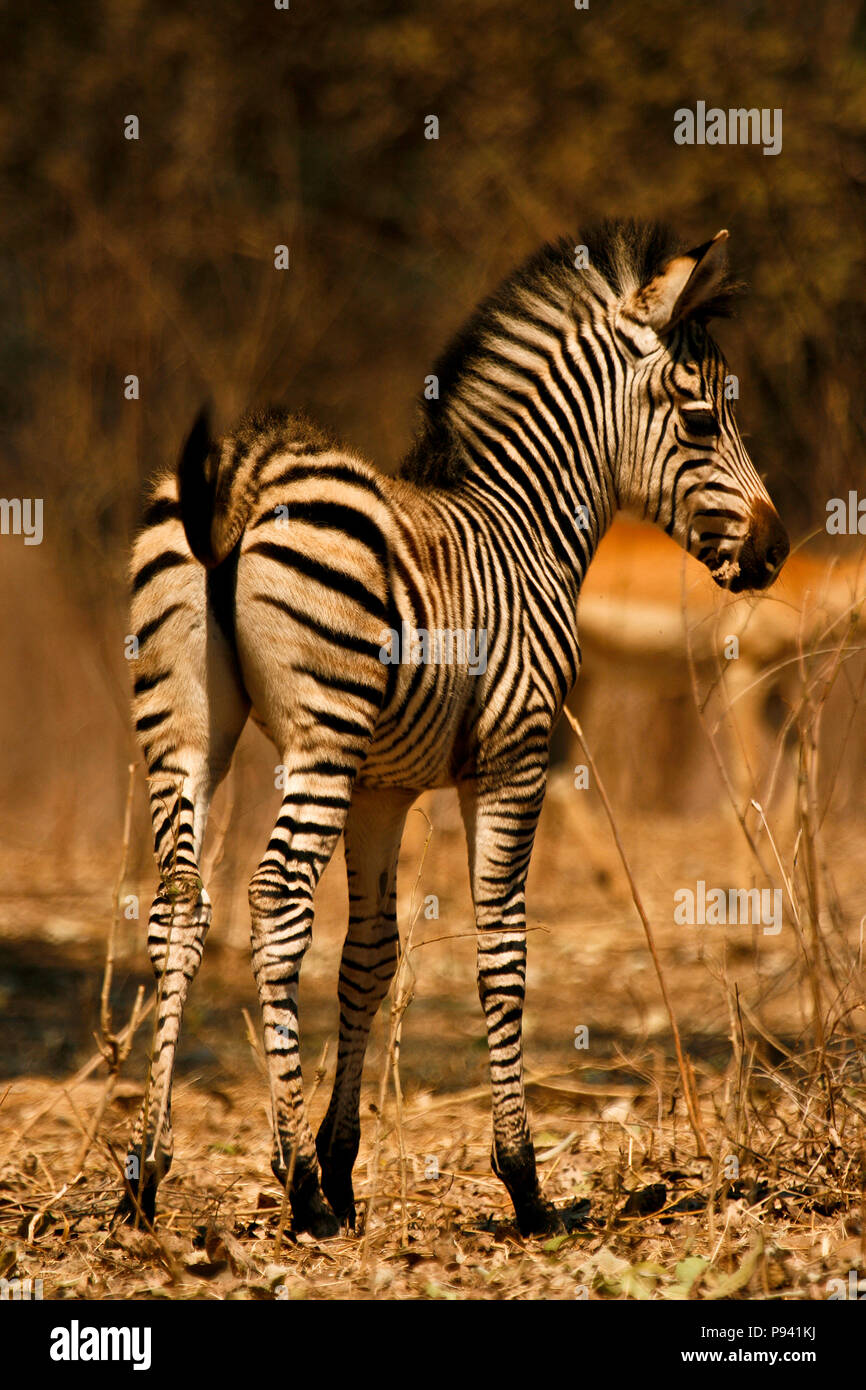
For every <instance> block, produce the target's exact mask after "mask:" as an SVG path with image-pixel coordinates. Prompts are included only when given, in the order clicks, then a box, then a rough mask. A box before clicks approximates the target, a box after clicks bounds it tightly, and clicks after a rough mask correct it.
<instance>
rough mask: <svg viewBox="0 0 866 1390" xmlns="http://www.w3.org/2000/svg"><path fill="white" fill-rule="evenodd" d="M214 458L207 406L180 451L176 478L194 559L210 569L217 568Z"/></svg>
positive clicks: (197, 418) (214, 446)
mask: <svg viewBox="0 0 866 1390" xmlns="http://www.w3.org/2000/svg"><path fill="white" fill-rule="evenodd" d="M215 454H216V445H215V444H214V441H213V438H212V436H211V431H210V407H209V406H207V405H205V406H203V407H202V409H201V410H200V411H199V413H198V415H197V416H196V420H195V423H194V425H193V427H192V429H191V430H190V432H189V435H188V436H187V440H186V443H185V444H184V446H183V449H182V450H181V454H180V458H179V459H178V464H177V476H178V483H179V485H180V514H181V517H182V519H183V529H184V530H185V531H186V538H187V541H188V542H189V548H190V550H191V551H192V553H193V555H194V556H195V558H196V559H197V560H198V561H200V562H201V564H203V565H206V566H207V567H208V568H209V569H211V568H212V567H213V566H214V565H215V564H217V558H216V556H215V555H214V552H213V545H212V542H211V526H212V523H213V511H214V491H215V488H214V483H215V477H214V473H215V469H208V463H209V462H210V461H211V460H212V459H214V456H215ZM214 462H215V459H214Z"/></svg>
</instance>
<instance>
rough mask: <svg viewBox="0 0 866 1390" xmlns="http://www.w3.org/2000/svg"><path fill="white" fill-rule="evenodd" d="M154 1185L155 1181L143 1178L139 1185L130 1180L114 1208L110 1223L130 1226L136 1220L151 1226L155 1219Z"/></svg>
mask: <svg viewBox="0 0 866 1390" xmlns="http://www.w3.org/2000/svg"><path fill="white" fill-rule="evenodd" d="M156 1186H157V1185H156V1182H155V1181H149V1182H148V1181H147V1180H145V1182H144V1183H143V1184H141V1185H139V1183H137V1182H131V1183H130V1184H129V1187H127V1188H126V1189H125V1191H124V1193H123V1196H122V1197H121V1199H120V1201H119V1202H118V1204H117V1206H116V1208H115V1211H114V1215H113V1217H112V1218H111V1224H112V1225H113V1226H117V1225H124V1226H132V1225H134V1224H135V1222H136V1220H138V1221H139V1224H145V1223H146V1224H147V1225H149V1226H152V1225H153V1224H154V1222H155V1221H156ZM139 1212H140V1215H139Z"/></svg>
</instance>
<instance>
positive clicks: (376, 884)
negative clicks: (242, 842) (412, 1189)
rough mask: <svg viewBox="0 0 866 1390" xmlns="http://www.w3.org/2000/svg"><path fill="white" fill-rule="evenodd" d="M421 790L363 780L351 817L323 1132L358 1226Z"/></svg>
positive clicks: (325, 1182)
mask: <svg viewBox="0 0 866 1390" xmlns="http://www.w3.org/2000/svg"><path fill="white" fill-rule="evenodd" d="M414 800H415V792H404V791H389V790H385V789H382V790H379V789H373V788H369V789H368V788H364V787H356V789H355V792H354V795H353V798H352V806H351V809H350V811H349V815H348V817H347V820H346V829H345V840H346V872H347V875H348V880H349V929H348V933H347V935H346V941H345V944H344V946H343V955H342V960H341V962H340V983H339V996H340V1041H339V1047H338V1052H337V1074H336V1077H335V1079H334V1089H333V1092H332V1094H331V1101H330V1104H329V1106H328V1112H327V1114H326V1115H325V1118H324V1120H323V1121H322V1123H321V1125H320V1127H319V1132H318V1134H317V1136H316V1152H317V1153H318V1155H319V1162H320V1164H321V1166H322V1188H323V1190H324V1193H325V1196H326V1197H327V1199H328V1201H329V1202H330V1204H331V1206H332V1207H333V1209H334V1211H335V1213H336V1215H337V1217H338V1218H339V1220H340V1221H341V1222H344V1223H345V1224H346V1225H348V1226H350V1227H352V1228H354V1225H355V1194H354V1191H353V1188H352V1169H353V1167H354V1165H355V1159H356V1158H357V1156H358V1145H359V1142H360V1138H361V1122H360V1117H359V1103H360V1095H361V1075H362V1072H363V1068H364V1056H365V1054H366V1051H367V1043H368V1041H369V1037H370V1028H371V1027H372V1024H373V1019H374V1018H375V1017H376V1013H377V1012H378V1009H379V1006H380V1004H381V1003H382V1000H383V999H384V998H385V995H386V994H387V992H388V986H389V985H390V983H391V979H392V978H393V975H394V971H395V970H396V968H397V959H398V955H399V947H400V937H399V933H398V930H397V901H396V895H397V888H396V884H397V859H398V857H399V853H400V839H401V836H402V834H403V826H404V825H405V823H406V814H407V812H408V810H409V807H410V806H411V804H412V802H413V801H414Z"/></svg>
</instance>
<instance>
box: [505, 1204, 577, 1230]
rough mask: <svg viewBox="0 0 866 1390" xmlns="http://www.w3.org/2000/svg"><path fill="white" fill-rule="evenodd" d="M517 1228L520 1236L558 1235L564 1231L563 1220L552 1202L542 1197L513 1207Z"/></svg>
mask: <svg viewBox="0 0 866 1390" xmlns="http://www.w3.org/2000/svg"><path fill="white" fill-rule="evenodd" d="M515 1215H516V1217H517V1228H518V1230H519V1231H520V1234H521V1235H522V1236H558V1235H564V1234H565V1232H566V1229H567V1228H566V1225H565V1222H564V1221H563V1220H562V1217H561V1216H560V1215H559V1212H558V1211H557V1210H556V1207H555V1206H554V1205H553V1204H552V1202H545V1201H544V1199H543V1198H542V1197H537V1198H535V1199H534V1200H532V1201H530V1202H527V1203H526V1204H525V1205H524V1204H521V1206H520V1208H519V1210H518V1209H517V1208H515Z"/></svg>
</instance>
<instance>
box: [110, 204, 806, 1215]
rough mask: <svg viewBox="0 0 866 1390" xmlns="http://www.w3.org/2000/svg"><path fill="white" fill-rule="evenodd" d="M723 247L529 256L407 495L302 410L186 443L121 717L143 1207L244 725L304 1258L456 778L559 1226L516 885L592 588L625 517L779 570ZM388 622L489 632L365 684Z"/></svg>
mask: <svg viewBox="0 0 866 1390" xmlns="http://www.w3.org/2000/svg"><path fill="white" fill-rule="evenodd" d="M724 240H725V235H724V234H720V235H719V236H718V237H717V238H714V239H713V241H711V242H708V243H706V244H705V245H704V246H702V247H698V248H696V249H695V250H694V251H692V252H687V253H678V252H677V251H676V248H675V247H674V246H673V245H672V243H671V242H670V239H669V238H667V237H666V236H665V234H663V233H661V232H659V231H658V230H657V229H654V228H642V227H635V226H633V225H626V224H616V225H613V226H609V227H607V228H605V229H603V230H602V232H601V233H599V234H598V235H596V236H594V237H590V238H584V244H586V245H587V246H588V249H589V253H590V268H589V269H585V270H575V269H574V268H573V264H572V259H571V257H572V248H571V245H570V244H569V245H568V246H566V245H565V244H563V245H561V246H557V247H552V248H550V247H549V248H545V250H544V251H542V252H541V253H540V254H539V255H538V256H536V257H534V258H533V260H532V261H531V262H529V263H528V264H527V266H525V267H524V268H523V269H522V270H521V271H519V272H517V273H516V274H515V275H514V276H513V277H511V278H510V279H509V281H507V282H506V284H505V285H504V286H503V288H502V289H501V290H500V291H499V292H498V294H497V295H496V296H494V297H493V298H492V299H491V300H489V301H488V302H487V303H486V304H484V305H483V306H482V307H481V309H480V310H479V311H478V313H477V314H476V315H475V317H474V318H473V319H472V321H471V322H470V324H469V325H468V327H467V329H466V330H465V331H464V333H463V334H462V335H461V336H460V337H459V338H458V339H457V341H456V343H455V345H454V347H453V348H452V349H451V350H450V351H449V353H447V354H446V355H445V357H444V358H443V359H442V360H441V362H440V364H439V365H438V367H437V369H436V371H437V375H438V377H439V381H440V399H439V400H438V401H432V402H427V403H425V407H424V411H425V414H424V418H423V420H422V425H421V428H420V431H419V434H418V437H417V439H416V442H415V445H414V446H413V449H412V451H411V452H410V454H409V455H408V457H407V459H406V460H405V463H404V466H403V469H402V473H401V476H400V477H399V478H396V479H390V478H386V477H383V476H382V475H380V474H379V473H377V472H376V471H375V470H374V469H373V468H372V467H371V466H370V465H369V464H367V463H366V462H365V461H364V460H362V459H360V458H358V457H357V456H355V455H354V454H352V453H351V452H350V451H347V450H346V449H345V448H343V447H341V446H339V445H337V444H335V443H334V442H333V441H331V440H330V439H328V438H327V437H326V436H325V435H323V434H322V433H321V432H320V431H319V430H317V429H316V428H315V427H314V426H312V425H310V424H309V422H307V421H305V420H303V419H300V418H299V417H294V416H286V415H279V414H269V415H266V416H261V417H255V418H253V419H251V420H249V421H247V422H246V423H245V424H244V425H243V426H242V427H241V428H240V429H239V430H238V431H236V432H235V433H234V434H232V435H231V436H229V437H227V438H226V439H224V440H223V441H222V442H221V444H219V445H217V444H214V443H212V442H211V440H210V438H209V435H208V433H207V430H206V427H205V425H204V423H203V422H199V423H198V424H197V425H196V427H195V429H194V431H193V433H192V435H191V436H190V440H189V441H188V444H187V447H186V449H185V451H184V454H183V456H182V459H181V463H180V467H179V470H178V478H175V477H169V478H166V479H163V480H162V481H161V482H160V483H159V484H158V485H157V490H156V492H155V494H154V498H153V501H152V502H151V506H150V511H149V513H148V516H147V517H146V519H145V527H144V529H143V531H142V533H141V535H140V536H139V538H138V541H137V542H136V548H135V557H134V581H133V586H134V598H133V625H134V628H133V630H134V631H136V632H137V633H138V636H139V642H140V652H139V657H138V661H137V665H136V685H135V717H136V724H137V729H138V732H139V737H140V739H141V742H142V746H143V749H144V753H145V758H146V761H147V764H148V773H149V779H150V786H151V794H152V801H153V808H154V809H153V820H154V835H155V842H156V853H157V860H158V863H159V867H160V873H161V877H162V886H161V888H160V892H159V894H158V895H157V899H156V901H155V903H154V907H153V910H152V914H151V924H150V934H149V946H150V951H151V957H152V959H153V963H154V967H155V969H156V970H157V973H158V974H159V973H160V972H162V970H163V969H164V968H165V969H166V971H167V973H166V980H165V987H164V995H163V1002H162V1016H161V1018H160V1032H159V1037H160V1044H159V1050H158V1053H157V1057H156V1060H155V1068H154V1096H155V1103H154V1102H151V1110H150V1113H149V1115H148V1118H147V1124H146V1125H145V1123H144V1116H143V1115H142V1116H140V1117H139V1123H138V1127H137V1130H136V1134H135V1136H134V1140H133V1145H132V1149H131V1153H133V1154H135V1153H137V1152H138V1151H139V1150H140V1149H141V1148H142V1146H143V1147H144V1151H145V1156H146V1162H145V1172H144V1178H145V1182H144V1184H143V1186H142V1187H141V1192H142V1196H143V1198H144V1201H145V1204H146V1207H147V1209H148V1211H150V1212H151V1213H152V1211H153V1202H154V1193H155V1187H156V1183H157V1181H158V1179H159V1177H160V1175H161V1174H162V1173H163V1172H164V1171H165V1169H166V1168H167V1166H168V1162H169V1161H170V1156H171V1129H170V1109H169V1098H170V1087H171V1068H172V1064H173V1060H174V1050H175V1044H176V1039H177V1033H178V1029H179V1026H180V1016H181V1011H182V1007H183V1001H184V998H185V995H186V990H187V987H188V984H189V982H190V980H191V979H192V976H193V975H194V973H195V969H196V967H197V965H198V962H199V959H200V955H201V949H202V945H203V940H204V934H205V932H206V930H207V925H208V920H209V916H210V909H209V905H208V903H207V899H206V895H205V893H204V890H203V889H200V881H199V879H198V866H199V862H200V848H201V837H202V834H203V831H204V822H205V818H206V815H207V809H208V806H209V803H210V798H211V796H212V794H213V790H214V788H215V787H216V785H217V783H218V782H219V780H220V778H221V777H222V776H223V774H224V772H225V770H226V767H227V766H228V763H229V761H230V759H231V756H232V752H233V749H234V745H235V742H236V740H237V737H238V735H239V733H240V730H241V728H242V727H243V724H244V722H245V719H246V715H247V712H248V710H249V709H250V708H251V709H252V713H253V717H254V719H256V720H257V721H258V722H259V723H260V725H261V726H262V727H263V728H264V729H265V731H266V732H267V734H268V735H269V737H270V738H271V739H272V740H273V742H274V744H275V745H276V747H277V749H278V752H279V757H280V761H281V763H282V765H283V767H284V769H285V788H284V792H283V797H282V805H281V807H280V812H279V816H278V818H277V821H276V825H275V827H274V831H273V834H272V836H271V839H270V842H269V844H268V846H267V848H266V850H265V853H264V856H263V858H262V861H261V863H260V865H259V868H258V869H257V871H256V873H255V875H254V877H253V880H252V883H251V885H250V905H251V912H252V948H253V967H254V971H255V975H256V980H257V983H258V987H259V993H260V997H261V1003H262V1011H263V1020H264V1033H265V1047H266V1053H267V1057H268V1065H269V1069H270V1080H271V1089H272V1096H273V1105H274V1157H273V1167H274V1172H275V1173H276V1174H277V1176H278V1177H279V1178H280V1180H281V1181H285V1179H286V1175H287V1172H288V1169H289V1165H290V1159H291V1154H292V1150H293V1148H296V1149H297V1155H296V1164H295V1169H294V1180H293V1187H292V1192H291V1194H290V1195H291V1200H292V1209H293V1214H294V1220H295V1224H296V1227H297V1228H299V1229H308V1230H312V1231H313V1232H315V1233H317V1234H319V1235H322V1234H327V1233H329V1232H331V1231H334V1230H336V1229H337V1227H338V1222H339V1221H349V1222H350V1223H351V1222H353V1221H354V1201H353V1193H352V1182H351V1172H352V1166H353V1163H354V1159H355V1156H356V1153H357V1148H358V1139H359V1119H358V1105H359V1090H360V1081H361V1069H362V1064H363V1058H364V1053H365V1050H366V1045H367V1039H368V1036H369V1031H370V1026H371V1024H372V1020H373V1017H374V1016H375V1013H376V1011H377V1009H378V1007H379V1005H380V1003H381V1001H382V999H383V997H384V995H385V993H386V991H387V988H388V984H389V982H390V979H391V977H392V975H393V972H394V969H395V966H396V963H397V958H398V949H399V938H398V932H397V923H396V913H395V875H396V864H397V855H398V851H399V844H400V838H401V833H402V829H403V825H404V822H405V817H406V813H407V811H408V809H409V807H410V806H411V804H412V802H413V800H414V799H415V798H416V796H417V795H418V794H419V793H420V792H421V791H422V790H424V789H426V788H430V787H436V786H444V785H454V784H456V786H457V788H458V790H459V795H460V803H461V808H462V812H463V816H464V819H465V823H466V830H467V837H468V844H469V867H470V877H471V886H472V894H473V899H474V903H475V913H476V920H477V927H478V983H479V992H480V996H481V1002H482V1005H483V1008H484V1012H485V1016H486V1019H487V1029H488V1037H489V1043H490V1065H491V1078H492V1089H493V1122H494V1146H493V1162H494V1168H495V1170H496V1172H497V1173H499V1175H500V1176H501V1177H502V1179H503V1181H504V1182H505V1184H506V1186H507V1188H508V1190H509V1192H510V1194H511V1196H512V1199H513V1201H514V1206H515V1210H516V1213H517V1219H518V1222H519V1224H520V1228H521V1230H523V1231H524V1232H533V1231H541V1230H547V1229H551V1228H554V1227H555V1226H556V1225H557V1222H558V1218H557V1216H556V1213H555V1212H554V1211H553V1209H552V1208H551V1207H550V1205H549V1204H548V1203H547V1202H545V1200H544V1199H543V1197H542V1195H541V1192H540V1189H539V1186H538V1182H537V1178H536V1172H535V1158H534V1153H533V1148H532V1142H531V1139H530V1134H529V1127H528V1123H527V1116H526V1106H525V1101H524V1093H523V1080H522V1044H521V1019H522V1010H523V997H524V979H525V959H526V941H525V905H524V886H525V882H526V874H527V869H528V866H529V859H530V854H531V851H532V844H533V838H534V834H535V827H536V824H537V820H538V815H539V811H540V809H541V804H542V800H543V796H544V789H545V781H546V775H547V763H548V749H549V742H550V735H551V730H552V727H553V725H554V723H555V721H556V719H557V717H558V715H559V713H560V711H561V709H562V705H563V703H564V701H565V699H566V696H567V695H568V692H569V691H570V689H571V687H572V686H573V684H574V682H575V680H576V678H577V674H578V669H579V664H580V648H579V645H578V635H577V622H576V606H577V599H578V593H579V590H580V585H581V581H582V579H583V576H584V574H585V573H586V569H587V566H588V565H589V563H590V561H591V559H592V556H593V554H594V552H595V549H596V547H597V545H598V543H599V540H600V538H601V536H602V535H603V534H604V531H605V530H606V528H607V527H608V525H609V524H610V521H611V519H612V517H613V515H614V513H615V511H616V510H617V508H618V507H621V506H627V507H630V508H633V509H636V510H638V511H639V512H640V514H642V515H643V516H646V517H648V518H650V519H651V520H653V521H655V522H657V523H658V524H659V525H660V526H662V527H664V529H665V530H666V531H668V533H669V534H671V535H672V536H674V537H675V538H676V539H677V540H678V541H679V543H680V544H681V545H682V546H684V547H685V548H687V549H688V550H690V551H691V552H692V553H693V554H695V555H697V556H698V558H699V559H700V560H702V561H703V563H704V564H705V565H707V566H708V568H709V569H710V570H711V571H712V572H713V574H714V577H715V578H716V579H717V581H718V582H719V583H720V584H723V585H725V586H726V587H730V588H732V589H742V588H762V587H764V586H765V585H766V584H768V583H769V582H771V580H772V579H773V577H774V576H775V574H776V572H777V570H778V568H779V567H780V565H781V563H782V561H783V560H784V558H785V554H786V553H787V540H786V537H785V533H784V530H783V529H782V526H781V523H780V522H779V520H778V517H777V515H776V513H775V511H774V509H773V506H772V503H771V502H770V499H769V497H768V495H767V492H766V490H765V489H764V487H763V484H762V483H761V481H760V479H759V478H758V476H757V474H756V473H755V471H754V468H753V467H752V465H751V463H750V461H749V459H748V457H747V455H746V453H745V450H744V448H743V445H742V442H741V440H740V437H739V434H738V432H737V428H736V424H735V421H734V418H733V415H732V412H731V407H730V402H728V401H727V400H726V399H725V392H724V381H725V366H724V362H723V359H722V357H721V354H720V353H719V350H718V348H717V347H716V345H715V344H714V343H713V341H712V339H711V338H710V336H709V334H708V331H707V326H706V324H707V319H708V317H709V316H710V314H712V313H718V312H722V311H723V310H724V308H725V307H726V304H727V301H728V299H729V295H730V291H729V287H728V281H727V277H726V270H725V265H724ZM198 561H201V562H202V564H199V563H198ZM403 624H408V625H409V628H410V629H412V630H415V631H418V630H426V631H428V632H433V631H435V630H442V629H446V630H451V631H455V630H460V631H463V632H467V631H468V632H471V633H473V634H476V635H477V634H480V633H482V632H483V633H485V634H486V639H487V653H486V656H487V660H486V668H485V669H483V670H481V669H480V667H477V668H476V669H475V670H474V671H473V670H472V669H470V666H469V665H468V664H467V663H466V662H464V663H463V664H459V663H455V662H453V661H452V662H450V663H447V664H446V663H438V664H437V663H434V662H428V663H420V664H417V665H416V664H413V663H412V662H411V661H409V662H404V663H400V664H396V665H395V664H391V663H388V662H385V661H383V660H382V658H381V649H382V646H383V641H384V634H385V632H386V630H388V629H394V630H397V631H402V628H403ZM341 833H343V834H344V835H345V841H346V857H347V864H348V873H349V893H350V914H349V928H348V934H347V937H346V943H345V946H344V950H343V958H342V964H341V969H340V986H339V998H340V1042H339V1055H338V1061H337V1075H336V1081H335V1086H334V1092H333V1095H332V1098H331V1103H330V1106H329V1109H328V1112H327V1115H326V1118H325V1120H324V1122H323V1124H322V1126H321V1128H320V1130H319V1134H318V1137H317V1139H316V1141H315V1144H314V1141H313V1136H312V1134H311V1132H310V1130H309V1127H308V1124H307V1120H306V1117H305V1114H304V1105H303V1091H302V1085H301V1075H300V1065H299V1049H298V1026H297V989H298V972H299V970H300V965H301V961H302V958H303V955H304V953H305V951H306V949H307V947H308V946H309V944H310V940H311V931H312V920H313V893H314V890H315V887H316V884H317V882H318V880H319V878H320V876H321V873H322V871H323V869H324V867H325V865H326V864H327V862H328V860H329V858H330V856H331V854H332V852H333V849H334V846H335V844H336V842H337V840H338V838H339V836H340V834H341ZM169 935H170V940H169ZM167 941H168V945H167V944H166V943H167ZM317 1158H318V1162H317ZM320 1166H321V1188H320V1185H319V1167H320ZM323 1193H324V1196H323ZM325 1199H327V1200H325Z"/></svg>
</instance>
